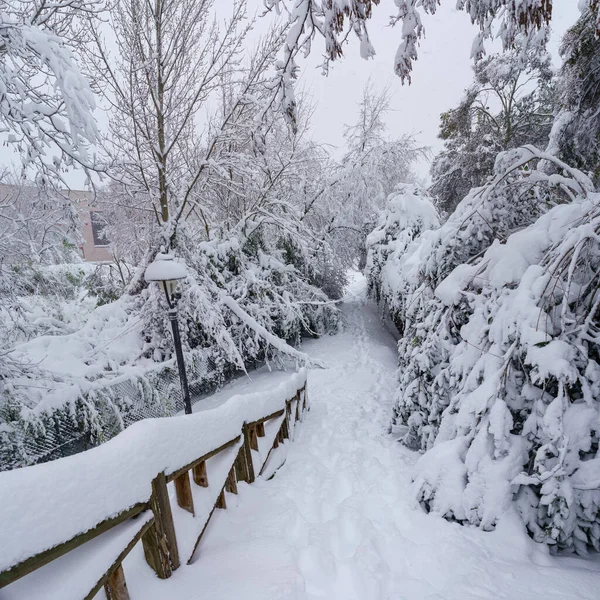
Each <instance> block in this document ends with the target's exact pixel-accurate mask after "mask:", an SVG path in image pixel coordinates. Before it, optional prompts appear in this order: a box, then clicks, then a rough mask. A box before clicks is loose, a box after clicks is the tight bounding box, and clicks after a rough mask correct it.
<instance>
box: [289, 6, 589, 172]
mask: <svg viewBox="0 0 600 600" xmlns="http://www.w3.org/2000/svg"><path fill="white" fill-rule="evenodd" d="M455 6H456V1H455V0H441V6H440V7H439V8H438V12H437V14H435V15H434V16H430V15H425V16H424V17H423V24H424V26H425V31H426V37H425V39H424V40H422V42H421V45H420V48H419V60H418V61H417V62H416V64H415V66H414V71H413V80H412V84H411V85H410V86H408V85H404V86H403V85H402V84H401V83H400V80H399V79H398V77H396V76H395V75H394V72H393V60H394V56H395V53H396V49H397V47H398V44H399V36H400V28H399V27H395V28H391V27H389V26H388V23H389V17H390V15H391V14H393V13H394V8H395V4H394V2H393V0H382V1H381V4H380V5H379V6H378V7H376V9H375V11H374V16H373V20H372V23H371V24H370V25H369V30H370V34H371V38H372V41H373V44H374V46H375V49H376V51H377V56H376V57H375V58H374V59H372V60H368V61H366V60H363V59H362V58H360V55H359V51H358V45H357V44H352V43H351V44H350V45H349V46H347V47H346V49H345V51H344V52H345V58H344V59H343V60H342V61H340V62H338V63H335V66H334V68H333V69H332V70H331V72H330V74H329V76H328V77H323V76H322V75H321V74H320V71H319V69H317V68H315V65H316V64H318V58H319V57H318V56H313V57H311V58H309V59H308V60H307V61H306V62H305V63H304V64H301V67H302V71H303V74H302V82H303V83H304V84H305V85H306V86H307V87H308V89H309V90H310V91H311V93H312V95H313V96H314V98H315V101H316V111H315V114H314V117H313V130H314V139H316V140H318V141H320V142H324V143H328V144H332V145H334V146H341V145H342V144H343V132H344V124H345V123H346V124H350V123H352V122H353V121H354V120H355V116H356V111H357V103H358V102H359V100H360V96H361V93H362V89H363V87H364V85H365V83H366V82H367V81H368V79H369V77H371V79H372V81H373V83H374V84H375V86H376V87H377V88H380V87H381V88H382V87H384V86H386V85H389V86H390V89H391V91H392V93H393V100H392V108H393V112H392V113H390V115H389V117H388V127H389V133H390V135H392V136H394V135H401V134H403V133H413V134H415V136H416V138H417V140H418V142H419V143H420V144H422V145H424V146H430V147H431V148H432V149H433V150H434V151H436V150H439V149H440V147H441V143H440V140H438V139H437V130H438V123H439V116H440V114H441V113H442V112H444V111H446V110H448V109H449V108H452V107H454V106H455V105H456V104H457V103H458V102H459V100H460V99H461V97H462V94H463V91H464V90H465V88H466V87H468V85H469V84H470V83H471V75H472V71H471V64H472V61H471V59H470V50H471V44H472V41H473V38H474V37H475V34H476V28H475V27H474V26H473V25H471V22H470V20H469V17H468V15H467V14H466V13H464V12H462V11H457V10H456V9H455V8H454V7H455ZM578 15H579V11H578V9H577V0H554V19H553V31H554V35H553V39H552V42H551V51H552V52H553V54H554V55H556V56H558V44H559V41H560V38H561V37H562V34H563V33H564V32H565V30H566V29H567V28H568V27H569V26H570V25H572V24H573V23H574V22H575V20H576V19H577V17H578ZM319 49H320V47H319V45H318V44H317V43H315V44H314V46H313V53H314V54H317V50H319ZM557 64H558V60H557ZM427 171H428V165H421V166H420V168H419V172H420V174H422V175H425V174H426V173H427Z"/></svg>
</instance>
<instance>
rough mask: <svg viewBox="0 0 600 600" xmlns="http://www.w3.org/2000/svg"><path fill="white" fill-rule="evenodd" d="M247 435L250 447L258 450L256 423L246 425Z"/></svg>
mask: <svg viewBox="0 0 600 600" xmlns="http://www.w3.org/2000/svg"><path fill="white" fill-rule="evenodd" d="M248 435H249V436H250V448H252V450H258V437H257V435H256V425H253V426H252V427H248Z"/></svg>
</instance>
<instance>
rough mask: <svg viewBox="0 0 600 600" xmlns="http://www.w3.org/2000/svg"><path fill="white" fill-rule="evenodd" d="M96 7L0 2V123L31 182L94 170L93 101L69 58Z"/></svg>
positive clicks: (86, 0)
mask: <svg viewBox="0 0 600 600" xmlns="http://www.w3.org/2000/svg"><path fill="white" fill-rule="evenodd" d="M100 8H101V3H100V2H98V1H97V0H76V1H73V0H57V1H56V2H38V1H37V0H36V1H34V0H6V1H4V2H3V3H2V25H1V26H0V48H1V58H0V88H1V92H2V100H1V102H0V121H2V124H3V126H4V129H5V132H6V133H7V142H8V144H9V145H10V146H12V147H14V148H15V149H16V150H17V151H18V152H19V154H20V155H21V158H22V161H23V166H24V168H25V170H28V169H29V168H32V169H33V174H34V175H35V176H36V177H37V183H38V184H41V185H45V184H47V183H49V182H53V183H58V182H60V181H61V178H62V173H63V171H64V169H65V168H67V167H69V166H71V165H73V164H78V165H80V166H82V167H84V168H94V167H95V164H94V163H95V159H94V156H93V155H90V153H89V146H90V144H93V143H94V142H95V141H96V136H97V130H96V123H95V121H94V118H93V115H92V111H93V110H94V107H95V101H94V96H93V94H92V92H91V90H90V87H89V84H88V81H87V79H86V78H85V77H84V76H83V75H82V73H81V71H80V68H79V66H78V64H77V60H76V58H75V56H76V55H77V53H78V51H79V49H80V47H81V43H82V38H81V36H80V21H81V19H82V18H83V17H85V18H90V19H91V18H93V17H94V15H95V14H96V13H97V12H98V11H99V10H100Z"/></svg>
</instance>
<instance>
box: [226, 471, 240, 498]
mask: <svg viewBox="0 0 600 600" xmlns="http://www.w3.org/2000/svg"><path fill="white" fill-rule="evenodd" d="M225 490H226V491H227V492H229V493H230V494H237V493H238V489H237V479H236V478H235V467H231V470H230V471H229V475H227V481H226V482H225Z"/></svg>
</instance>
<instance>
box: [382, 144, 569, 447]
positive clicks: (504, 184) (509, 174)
mask: <svg viewBox="0 0 600 600" xmlns="http://www.w3.org/2000/svg"><path fill="white" fill-rule="evenodd" d="M536 156H537V154H536V152H534V150H533V149H525V150H511V151H509V152H506V153H502V154H500V155H499V157H498V160H497V161H496V167H495V168H496V172H497V175H496V177H495V179H494V180H493V181H491V182H490V183H489V184H488V185H487V186H485V187H482V188H476V189H474V190H471V192H470V194H469V195H468V196H467V197H466V198H465V199H464V200H463V201H462V202H461V203H460V204H459V205H458V207H457V209H456V211H455V212H454V213H453V214H452V215H450V217H449V218H448V220H447V221H446V222H445V223H444V224H443V225H442V226H441V227H439V228H438V229H431V230H427V231H424V232H423V234H422V235H421V236H419V238H418V239H417V240H415V242H414V243H413V244H411V245H410V246H409V247H408V248H407V251H406V252H405V253H403V254H402V255H401V256H400V257H398V259H397V260H395V261H393V262H388V264H386V270H385V272H384V273H383V280H384V281H387V282H389V284H388V285H389V290H390V292H389V294H388V299H387V300H388V304H389V305H390V306H391V307H392V308H393V310H394V313H395V314H396V315H397V316H396V320H400V321H401V322H402V323H403V337H402V339H401V340H400V343H399V367H400V368H399V390H398V399H397V403H396V408H395V421H396V422H398V423H401V424H403V425H406V426H407V427H408V430H407V432H406V434H405V436H404V442H405V443H406V444H407V445H408V446H409V447H411V448H415V449H421V450H427V449H429V448H430V447H431V446H432V444H433V442H434V440H435V438H436V437H437V432H438V428H439V424H440V419H441V415H442V413H443V411H444V410H445V408H446V407H447V406H448V404H449V402H450V398H451V395H452V393H453V389H452V386H453V385H454V382H453V381H451V380H450V379H449V376H448V373H447V367H448V361H449V353H450V352H451V349H452V348H453V347H454V346H455V345H456V344H457V343H458V342H459V340H460V333H459V332H460V328H461V327H462V325H463V324H464V323H465V321H466V318H467V316H468V315H469V313H470V310H471V309H470V307H469V306H468V303H467V302H466V301H465V299H464V298H461V299H460V301H459V306H458V307H457V308H456V310H454V311H453V312H452V314H450V313H449V311H448V310H447V309H446V308H447V307H446V306H445V304H444V303H443V302H442V299H441V298H440V297H439V294H441V293H443V290H442V289H440V290H439V291H438V292H437V293H436V289H437V288H438V286H439V284H440V283H441V282H442V281H443V280H444V279H445V278H446V277H447V276H448V275H449V274H450V273H451V272H452V271H455V274H454V277H456V278H458V279H460V277H461V274H462V273H463V271H464V268H465V267H464V266H463V265H464V264H467V263H470V262H473V261H478V260H479V259H480V257H481V254H482V253H483V252H485V250H486V249H487V248H488V247H489V246H490V245H491V244H492V243H493V242H494V240H497V239H498V240H505V239H506V238H507V236H508V235H509V234H510V233H511V232H512V231H515V230H516V229H519V228H521V227H524V226H527V225H529V224H530V223H531V222H533V221H534V220H535V219H536V218H537V217H539V216H540V215H541V214H543V213H544V212H546V211H547V210H548V208H550V207H551V206H553V205H554V204H557V203H558V202H562V201H564V200H565V199H567V198H568V197H567V196H565V195H564V192H562V191H561V190H560V189H555V186H554V184H550V183H549V182H547V181H540V180H539V177H538V176H537V175H536V174H534V173H532V172H531V170H530V168H531V167H530V166H529V163H530V162H531V161H532V160H533V159H534V158H535V157H536Z"/></svg>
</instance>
